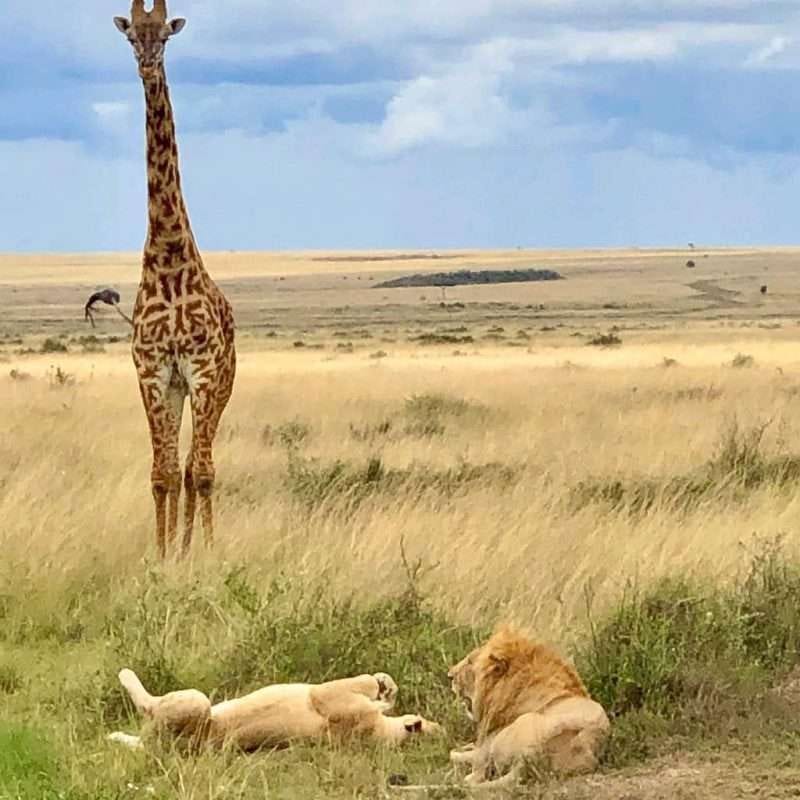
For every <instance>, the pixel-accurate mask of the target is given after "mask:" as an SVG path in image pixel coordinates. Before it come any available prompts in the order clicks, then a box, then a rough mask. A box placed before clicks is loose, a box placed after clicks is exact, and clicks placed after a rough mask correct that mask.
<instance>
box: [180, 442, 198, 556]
mask: <svg viewBox="0 0 800 800" xmlns="http://www.w3.org/2000/svg"><path fill="white" fill-rule="evenodd" d="M193 451H194V447H192V450H190V451H189V457H188V458H187V459H186V472H185V473H184V478H183V486H184V488H185V489H186V501H185V505H184V507H183V555H186V554H187V553H188V552H189V548H190V547H191V546H192V536H193V534H194V515H195V510H196V508H197V486H195V483H194V474H193V473H192V462H193V460H194V452H193Z"/></svg>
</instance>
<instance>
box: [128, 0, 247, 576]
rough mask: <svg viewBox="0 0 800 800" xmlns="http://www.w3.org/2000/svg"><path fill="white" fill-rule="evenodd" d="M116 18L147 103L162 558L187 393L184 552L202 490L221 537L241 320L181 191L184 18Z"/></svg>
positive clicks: (148, 392)
mask: <svg viewBox="0 0 800 800" xmlns="http://www.w3.org/2000/svg"><path fill="white" fill-rule="evenodd" d="M114 24H115V25H116V26H117V28H118V29H119V30H120V31H121V32H122V33H123V34H124V35H125V36H126V37H127V39H128V41H129V42H130V43H131V45H132V46H133V50H134V54H135V57H136V60H137V62H138V66H139V76H140V78H141V79H142V83H143V84H144V95H145V105H146V128H147V187H148V231H147V239H146V241H145V245H144V253H143V257H142V274H141V281H140V283H139V290H138V293H137V296H136V302H135V304H134V310H133V341H132V351H133V362H134V364H135V366H136V373H137V378H138V381H139V391H140V394H141V397H142V402H143V404H144V409H145V413H146V414H147V421H148V424H149V428H150V440H151V444H152V448H153V467H152V472H151V487H152V493H153V500H154V502H155V517H156V545H157V548H158V554H159V556H160V558H161V559H162V560H163V559H164V558H166V555H167V551H168V549H169V548H170V547H171V546H173V545H174V543H175V539H176V535H177V529H178V502H179V500H180V494H181V469H180V456H179V452H178V438H179V433H180V427H181V420H182V417H183V409H184V405H185V400H186V398H187V397H188V398H189V403H190V407H191V415H192V442H191V447H190V449H189V454H188V457H187V460H186V469H185V472H184V474H183V486H184V488H185V490H186V497H185V505H184V526H183V541H182V552H183V554H184V555H185V554H186V553H187V552H188V550H189V548H190V546H191V542H192V532H193V528H194V518H195V510H196V506H197V501H198V496H199V500H200V516H201V519H202V523H203V532H204V535H205V541H206V545H207V546H210V545H212V544H213V541H214V516H213V505H212V497H213V491H214V479H215V470H214V460H213V456H212V447H213V442H214V437H215V435H216V432H217V428H218V426H219V421H220V417H221V416H222V413H223V411H224V410H225V406H226V405H227V404H228V400H229V399H230V396H231V392H232V390H233V382H234V377H235V374H236V350H235V347H234V322H233V312H232V310H231V307H230V304H229V303H228V301H227V299H226V298H225V296H224V295H223V293H222V291H221V290H220V289H219V288H218V287H217V286H216V284H215V283H214V281H213V280H211V277H210V276H209V274H208V272H206V270H205V267H204V266H203V260H202V258H201V257H200V253H199V251H198V248H197V244H196V242H195V238H194V235H193V233H192V228H191V225H190V223H189V215H188V213H187V211H186V204H185V202H184V199H183V193H182V191H181V179H180V173H179V170H178V146H177V142H176V138H175V122H174V119H173V113H172V104H171V102H170V98H169V90H168V88H167V78H166V73H165V71H164V49H165V45H166V42H167V39H169V38H170V37H171V36H174V35H175V34H177V33H180V31H181V30H182V29H183V27H184V25H185V24H186V20H184V19H172V20H168V19H167V7H166V0H154V6H153V9H152V10H151V11H146V10H145V7H144V0H133V6H132V8H131V19H127V18H126V17H115V18H114Z"/></svg>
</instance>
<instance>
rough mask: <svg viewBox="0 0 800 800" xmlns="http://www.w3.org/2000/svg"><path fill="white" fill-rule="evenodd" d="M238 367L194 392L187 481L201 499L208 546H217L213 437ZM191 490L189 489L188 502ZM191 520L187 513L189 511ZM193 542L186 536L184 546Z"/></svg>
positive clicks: (233, 367) (228, 397)
mask: <svg viewBox="0 0 800 800" xmlns="http://www.w3.org/2000/svg"><path fill="white" fill-rule="evenodd" d="M234 372H235V365H234V366H231V367H230V368H229V369H227V370H222V376H223V380H222V382H221V383H219V384H218V385H217V386H216V387H212V386H209V385H208V384H206V385H205V386H202V387H197V388H196V389H194V390H193V391H192V392H191V395H190V401H191V405H192V425H193V430H192V449H191V461H190V462H189V465H188V467H187V476H189V477H187V481H188V480H189V479H190V480H191V483H192V491H193V492H194V493H196V494H197V495H199V496H200V517H201V519H202V522H203V534H204V537H205V542H206V547H211V546H212V545H213V544H214V505H213V504H214V500H213V495H214V480H215V477H216V472H215V469H214V458H213V452H212V450H213V445H214V437H215V436H216V435H217V428H218V427H219V421H220V418H221V417H222V412H223V411H224V410H225V406H226V405H227V403H228V400H229V399H230V396H231V390H232V388H233V376H234ZM188 496H189V489H188V486H187V502H188ZM187 519H188V511H187ZM190 542H191V533H189V539H188V541H187V539H186V538H185V537H184V547H185V548H186V547H188V546H189V544H190Z"/></svg>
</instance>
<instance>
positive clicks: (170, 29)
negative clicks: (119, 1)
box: [114, 0, 186, 80]
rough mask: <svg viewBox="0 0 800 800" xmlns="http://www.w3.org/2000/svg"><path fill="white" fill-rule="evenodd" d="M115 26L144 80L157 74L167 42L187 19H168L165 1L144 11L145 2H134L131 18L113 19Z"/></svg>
mask: <svg viewBox="0 0 800 800" xmlns="http://www.w3.org/2000/svg"><path fill="white" fill-rule="evenodd" d="M114 24H115V25H116V26H117V28H118V29H119V30H120V31H121V32H122V33H124V34H125V36H126V37H127V39H128V41H129V42H130V43H131V45H132V46H133V52H134V54H135V56H136V61H137V62H138V64H139V75H140V76H141V77H142V78H143V79H145V80H147V79H148V78H151V77H153V76H154V75H155V74H156V73H157V71H158V69H159V67H160V66H161V64H162V62H163V61H164V47H165V45H166V43H167V39H169V37H170V36H174V35H175V34H176V33H180V32H181V31H182V30H183V26H184V25H185V24H186V20H185V19H181V18H177V19H171V20H168V19H167V2H166V0H154V4H153V10H152V11H145V8H144V0H133V6H132V8H131V18H130V19H128V18H127V17H114Z"/></svg>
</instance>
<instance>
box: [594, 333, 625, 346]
mask: <svg viewBox="0 0 800 800" xmlns="http://www.w3.org/2000/svg"><path fill="white" fill-rule="evenodd" d="M586 344H587V345H589V346H590V347H619V345H621V344H622V339H620V337H619V336H618V334H616V333H615V332H614V331H610V332H609V333H599V334H597V336H593V337H592V338H591V339H589V341H588V342H586Z"/></svg>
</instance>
